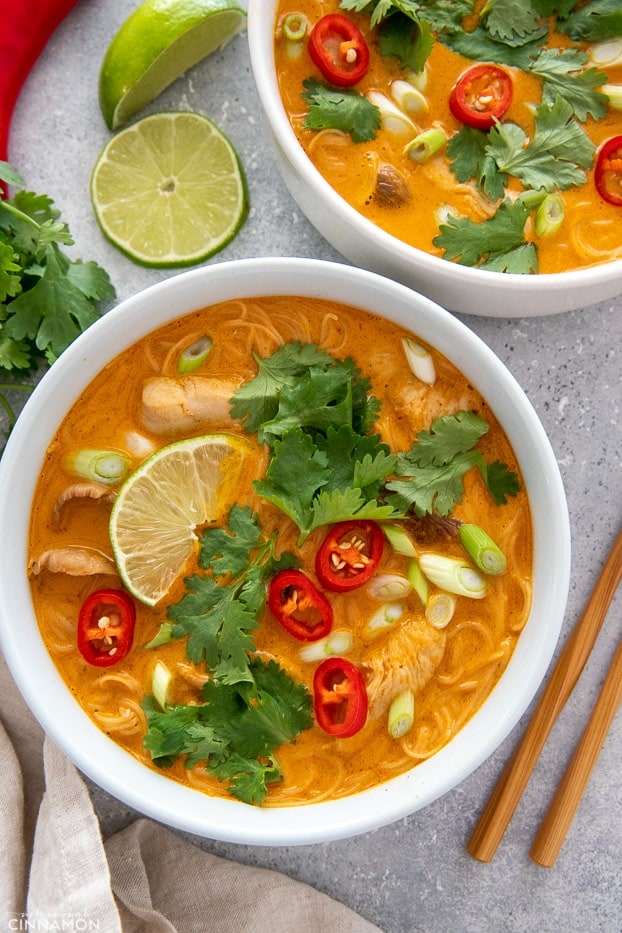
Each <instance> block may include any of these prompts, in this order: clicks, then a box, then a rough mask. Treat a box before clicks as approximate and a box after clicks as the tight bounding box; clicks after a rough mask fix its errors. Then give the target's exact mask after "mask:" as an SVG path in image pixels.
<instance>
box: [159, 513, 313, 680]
mask: <svg viewBox="0 0 622 933" xmlns="http://www.w3.org/2000/svg"><path fill="white" fill-rule="evenodd" d="M199 544H200V550H199V566H200V567H201V569H203V570H205V571H206V573H205V574H195V575H194V576H191V577H188V578H187V579H186V593H185V594H184V596H182V598H181V600H180V601H179V602H178V603H174V604H173V605H171V606H169V608H168V618H169V619H170V621H171V622H172V623H173V629H172V636H173V638H182V637H187V639H188V641H187V644H186V654H187V655H188V658H189V659H190V660H191V661H192V662H193V663H194V664H201V663H203V662H204V663H205V665H206V667H207V669H208V671H210V673H211V674H212V675H213V676H214V678H215V679H216V680H217V681H218V682H219V683H225V684H237V683H242V682H244V681H250V680H252V676H251V674H250V657H251V654H252V652H253V651H254V650H255V643H254V641H253V638H252V636H251V634H250V633H251V632H252V631H254V630H255V629H256V628H257V627H258V625H259V617H260V615H261V612H262V611H263V608H264V605H265V599H266V582H267V581H268V580H269V579H270V578H271V577H273V576H274V575H275V574H276V573H277V572H278V571H279V570H284V569H286V568H289V567H293V566H295V565H296V559H295V557H294V555H293V554H291V553H289V552H285V553H284V554H282V555H281V556H280V557H276V553H275V551H276V532H275V533H274V534H273V535H271V536H270V537H268V538H266V537H265V536H264V534H263V531H262V529H261V526H260V525H259V520H258V517H257V515H256V514H255V512H253V511H252V509H250V508H249V507H248V506H245V507H241V506H238V505H234V506H233V507H232V509H231V511H230V513H229V518H228V522H227V527H226V528H206V529H205V530H204V531H203V532H202V534H201V536H200V538H199Z"/></svg>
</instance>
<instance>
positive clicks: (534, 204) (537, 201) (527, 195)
mask: <svg viewBox="0 0 622 933" xmlns="http://www.w3.org/2000/svg"><path fill="white" fill-rule="evenodd" d="M546 195H547V193H546V191H545V190H544V188H528V189H527V191H523V192H522V193H521V194H519V196H518V197H517V199H516V200H517V201H520V203H521V204H524V205H525V207H528V208H529V209H530V210H535V209H536V208H538V207H540V205H541V204H542V202H543V201H544V199H545V198H546Z"/></svg>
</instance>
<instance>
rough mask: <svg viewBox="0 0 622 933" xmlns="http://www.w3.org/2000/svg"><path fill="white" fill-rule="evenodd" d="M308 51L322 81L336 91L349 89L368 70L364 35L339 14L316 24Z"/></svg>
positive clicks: (334, 14)
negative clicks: (335, 87)
mask: <svg viewBox="0 0 622 933" xmlns="http://www.w3.org/2000/svg"><path fill="white" fill-rule="evenodd" d="M308 48H309V55H310V56H311V60H312V61H313V63H314V64H315V65H316V66H317V67H318V68H319V69H320V71H321V72H322V75H323V77H324V78H326V80H327V81H328V82H330V84H335V85H337V87H351V86H352V85H353V84H356V83H357V82H358V81H360V80H361V78H362V77H363V76H364V75H365V74H366V72H367V69H368V68H369V47H368V45H367V42H366V41H365V37H364V35H363V33H362V32H361V30H360V29H359V28H358V26H356V24H355V23H353V22H352V20H351V19H348V17H347V16H342V15H341V13H329V14H328V15H327V16H323V17H322V18H321V19H319V20H318V21H317V23H316V24H315V26H314V27H313V29H312V30H311V34H310V35H309V45H308Z"/></svg>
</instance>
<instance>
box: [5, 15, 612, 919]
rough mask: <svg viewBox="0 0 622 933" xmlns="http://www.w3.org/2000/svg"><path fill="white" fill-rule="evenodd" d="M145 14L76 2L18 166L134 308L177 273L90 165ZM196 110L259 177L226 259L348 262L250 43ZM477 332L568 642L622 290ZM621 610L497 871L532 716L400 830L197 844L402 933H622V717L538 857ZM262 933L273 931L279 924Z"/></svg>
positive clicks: (184, 99)
mask: <svg viewBox="0 0 622 933" xmlns="http://www.w3.org/2000/svg"><path fill="white" fill-rule="evenodd" d="M136 5H137V3H136V2H135V0H82V2H81V3H80V4H78V6H77V7H76V9H75V10H74V11H73V12H72V13H71V14H70V16H69V18H68V19H67V20H65V22H64V23H63V24H62V25H61V26H60V28H59V29H58V30H57V32H56V33H55V35H54V37H53V38H52V40H51V42H50V43H49V45H48V46H47V48H46V49H45V51H44V53H43V55H42V57H41V58H40V59H39V62H38V63H37V65H36V67H35V69H34V70H33V72H32V74H31V76H30V78H29V80H28V82H27V85H26V87H25V88H24V91H23V93H22V95H21V97H20V99H19V102H18V106H17V109H16V113H15V119H14V122H13V132H12V137H11V143H10V158H11V161H12V163H13V164H14V165H15V167H16V168H17V169H18V170H19V171H20V172H21V173H22V174H23V175H24V176H25V178H26V180H27V184H28V186H29V187H30V188H31V189H34V190H36V191H41V192H47V193H49V194H50V195H51V196H52V197H53V198H54V200H55V201H56V203H57V206H58V207H59V208H60V209H61V210H62V213H63V217H64V218H65V219H66V220H67V221H68V222H69V225H70V228H71V230H72V233H73V235H74V237H75V240H76V243H77V245H76V247H75V250H74V252H75V254H76V255H79V256H81V257H82V258H84V259H96V260H97V261H98V262H100V263H101V264H102V265H103V266H104V267H105V268H106V269H107V270H108V271H109V273H110V275H111V277H112V279H113V281H114V283H115V286H116V288H117V292H118V298H119V299H122V298H125V297H127V296H129V295H130V294H132V293H134V292H136V291H137V290H139V289H141V288H143V287H144V286H147V285H150V284H152V283H154V282H156V281H159V280H160V279H161V278H163V277H164V276H165V275H166V274H167V273H165V272H157V271H153V270H148V269H142V268H140V267H138V266H135V265H133V264H132V263H131V262H130V261H129V260H127V259H125V258H124V257H123V256H122V255H121V254H120V253H118V252H117V251H116V250H114V249H113V248H112V247H111V246H110V245H109V244H107V243H106V242H105V240H104V239H103V237H102V236H101V234H100V232H99V229H98V227H97V224H96V222H95V219H94V216H93V214H92V211H91V206H90V199H89V176H90V172H91V168H92V166H93V164H94V162H95V159H96V157H97V155H98V153H99V151H100V149H101V147H102V146H103V145H104V143H105V142H106V141H107V139H108V138H109V133H108V130H107V129H106V127H105V125H104V122H103V120H102V118H101V116H100V111H99V106H98V101H97V78H98V72H99V66H100V63H101V60H102V57H103V54H104V51H105V49H106V47H107V44H108V42H109V41H110V39H111V37H112V35H113V34H114V31H115V30H116V28H117V27H118V25H119V24H120V23H121V22H122V21H123V20H124V19H125V17H126V16H127V15H128V14H129V13H130V12H131V10H132V9H133V8H134V7H135V6H136ZM182 108H189V109H196V110H200V111H203V112H204V113H206V114H207V115H208V116H210V117H212V118H213V119H214V120H215V121H216V122H217V123H218V124H219V125H220V126H221V127H222V128H223V129H224V130H225V132H227V133H228V135H229V136H230V138H231V139H232V141H233V142H234V144H235V146H236V147H237V149H238V151H239V154H240V157H241V159H242V162H243V163H244V166H245V169H246V172H247V176H248V182H249V189H250V197H251V202H252V209H251V213H250V217H249V219H248V222H247V223H246V225H245V227H244V229H243V230H242V231H241V233H240V235H239V236H238V237H237V239H236V240H235V241H234V242H233V243H232V244H231V245H230V246H229V247H228V248H227V249H226V250H225V251H224V252H223V253H222V254H221V255H220V256H219V257H217V258H216V259H215V260H214V261H219V260H220V259H237V258H243V257H249V256H257V255H274V256H286V255H295V256H315V257H320V258H325V259H333V260H339V259H340V257H339V256H338V255H337V254H336V253H335V252H334V250H333V249H332V248H331V247H330V246H329V245H328V244H327V243H326V242H325V241H323V240H322V239H321V238H320V237H319V235H318V234H317V233H316V232H315V231H314V229H313V228H312V227H311V226H310V225H309V223H308V222H307V221H306V219H305V218H304V217H303V216H302V215H301V214H300V212H299V210H298V209H297V207H296V205H295V204H294V202H293V201H292V200H291V198H290V196H289V195H288V193H287V191H286V189H285V188H284V186H283V184H282V183H281V182H280V180H279V178H278V177H277V174H276V169H275V165H274V163H273V160H272V157H271V152H270V148H269V146H268V145H267V141H266V138H265V136H264V133H263V131H262V126H261V117H260V113H259V103H258V100H257V97H256V94H255V90H254V86H253V82H252V76H251V71H250V63H249V57H248V50H247V44H246V37H245V36H244V35H242V36H239V37H238V38H237V39H236V40H234V41H233V43H231V44H230V45H229V46H228V47H227V48H226V49H225V50H224V51H222V52H220V53H217V54H215V55H214V56H213V57H212V58H211V59H209V60H207V61H206V62H204V63H202V64H201V65H200V66H198V67H197V68H196V69H195V70H194V71H193V72H192V73H191V74H189V75H187V76H185V77H184V78H182V79H180V81H178V82H177V83H176V84H175V85H174V86H173V87H172V88H171V89H169V90H168V91H167V92H165V94H164V95H163V96H162V97H161V98H160V99H159V100H158V101H157V103H156V104H154V105H152V106H151V108H150V109H151V110H156V109H157V110H164V109H182ZM620 291H621V292H622V282H621V287H620ZM464 320H465V321H466V323H467V324H468V325H469V326H470V327H471V328H472V329H473V330H474V331H475V332H476V333H477V334H479V335H480V336H481V337H482V338H483V339H484V340H485V341H486V342H487V343H488V344H489V345H490V346H491V347H492V349H493V350H494V351H495V352H496V353H497V354H498V356H499V357H500V358H501V359H502V360H503V361H504V362H505V363H506V364H507V366H508V367H509V369H510V370H511V371H512V372H513V373H514V375H515V376H516V377H517V379H518V380H519V382H520V383H521V384H522V386H523V387H524V389H525V390H526V392H527V394H528V396H529V397H530V399H531V401H532V403H533V405H534V406H535V408H536V410H537V412H538V414H539V416H540V418H541V420H542V422H543V424H544V426H545V429H546V430H547V432H548V435H549V437H550V439H551V442H552V445H553V449H554V451H555V454H556V456H557V459H558V462H559V465H560V469H561V472H562V476H563V480H564V484H565V488H566V492H567V496H568V503H569V509H570V518H571V523H572V534H573V559H572V580H571V587H570V594H569V601H568V610H567V615H566V620H565V625H564V630H563V632H562V639H561V641H560V645H561V644H562V643H563V641H564V640H565V637H566V636H567V634H568V632H569V630H570V628H571V626H572V624H573V623H574V621H575V620H576V619H577V617H578V615H579V613H580V611H581V609H582V607H583V605H584V604H585V601H586V599H587V597H588V594H589V592H590V589H591V586H592V584H593V582H594V580H595V578H596V575H597V573H598V571H599V568H600V566H601V564H602V561H603V559H604V556H605V554H606V552H607V550H608V548H609V547H610V546H611V544H612V542H613V539H614V537H615V534H616V532H617V530H618V528H619V527H620V520H621V513H622V502H621V500H622V496H621V492H622V469H621V467H622V449H621V448H622V443H621V441H622V431H621V425H620V417H621V415H620V403H621V401H622V396H621V391H620V356H621V353H620V351H621V349H622V294H621V295H620V297H619V298H617V299H616V300H613V301H606V302H603V303H601V304H598V305H595V306H593V307H588V308H585V309H583V310H580V311H576V312H571V313H567V314H563V315H558V316H554V317H543V318H531V319H515V320H506V319H502V318H498V319H488V318H475V317H468V318H464ZM621 609H622V599H621V597H620V595H618V596H617V597H616V598H615V599H614V603H613V605H612V608H611V613H610V618H609V620H608V622H607V624H606V625H605V628H604V630H603V632H602V633H601V636H600V638H599V640H598V642H597V645H596V649H595V651H594V653H593V656H592V657H591V658H590V660H589V662H588V665H587V667H586V669H585V671H584V674H583V676H582V678H581V680H580V682H579V684H578V687H577V689H576V691H575V693H574V694H573V696H572V697H571V699H570V701H569V703H568V705H567V707H566V709H565V711H564V713H563V715H562V717H561V719H560V720H559V722H558V723H557V725H556V727H555V728H554V730H553V732H552V734H551V736H550V738H549V741H548V743H547V746H546V748H545V752H544V755H543V756H542V758H541V760H540V762H539V763H538V765H537V767H536V770H535V773H534V775H533V777H532V779H531V781H530V783H529V786H528V789H527V792H526V793H525V795H524V797H523V800H522V801H521V803H520V805H519V807H518V809H517V812H516V814H515V816H514V819H513V821H512V823H511V825H510V827H509V830H508V832H507V833H506V836H505V838H504V840H503V842H502V844H501V846H500V847H499V850H498V852H497V854H496V857H495V859H494V860H493V862H492V863H490V864H482V863H479V862H476V861H474V860H473V859H471V858H470V856H469V855H468V854H467V853H466V851H465V844H466V842H467V840H468V838H469V836H470V833H471V831H472V829H473V826H474V824H475V822H476V819H477V817H478V814H479V813H480V812H481V810H482V808H483V806H484V804H485V802H486V800H487V797H488V794H489V792H490V791H491V789H492V787H493V785H494V783H495V780H496V778H497V776H498V775H499V773H500V772H501V770H502V768H503V765H504V763H505V762H506V760H507V758H508V757H509V755H510V754H511V752H512V749H513V748H514V747H515V745H516V743H517V741H518V739H519V737H520V735H521V733H522V730H523V728H524V725H525V724H526V722H527V719H528V715H529V711H528V712H527V714H526V715H525V717H524V720H523V721H522V722H521V723H519V725H518V726H517V727H516V729H515V730H514V732H513V733H512V734H511V735H510V736H509V737H508V738H507V740H506V741H505V742H504V743H503V744H502V746H501V747H500V748H498V750H497V751H496V752H495V754H494V755H493V756H492V757H491V758H490V759H489V760H488V761H487V762H486V763H485V764H484V765H482V766H481V767H480V768H479V769H478V770H477V771H476V772H475V773H474V774H472V775H471V777H470V778H468V779H467V780H466V781H465V782H464V783H463V784H462V785H461V786H460V787H458V788H457V789H455V790H453V791H452V792H450V793H448V794H446V795H445V796H444V797H442V798H440V799H439V800H437V801H436V802H435V803H434V804H432V805H431V806H429V807H427V808H426V809H425V810H423V811H420V812H418V813H415V814H414V815H412V816H411V817H409V818H407V819H404V820H401V821H400V822H398V823H396V824H394V825H391V826H387V827H386V828H384V829H381V830H378V831H376V832H373V833H370V834H368V835H365V836H362V837H358V838H355V839H350V840H343V841H340V842H333V843H330V844H327V845H315V846H303V847H287V848H270V847H257V848H254V847H244V846H239V845H229V844H223V843H219V842H213V841H210V840H203V839H196V838H194V837H193V841H195V842H196V843H197V844H198V845H199V846H201V847H203V848H205V849H207V850H209V851H211V852H214V853H215V854H218V855H221V856H224V857H227V858H230V859H233V860H237V861H240V862H244V863H248V864H253V865H261V866H265V867H269V868H273V869H276V870H279V871H282V872H285V873H287V874H289V875H290V876H292V877H294V878H297V879H300V880H302V881H305V882H307V883H309V884H311V885H313V886H314V887H316V888H318V889H319V890H321V891H324V892H326V893H327V894H329V895H331V896H333V897H335V898H337V899H338V900H340V901H342V902H343V903H345V904H348V905H349V906H350V907H352V908H353V909H354V910H356V911H358V912H359V913H360V914H361V915H363V916H364V917H366V918H367V919H368V920H370V921H372V922H374V923H376V924H377V925H378V926H379V927H381V928H382V929H383V930H385V931H387V933H410V931H413V933H414V931H417V933H526V931H537V933H558V931H561V930H564V931H566V933H619V931H620V930H622V871H621V869H622V818H621V817H620V813H621V811H622V782H621V777H620V775H621V771H622V722H621V721H620V718H618V720H617V722H616V723H615V724H614V727H613V729H612V731H611V733H610V735H609V737H608V738H607V741H606V743H605V746H604V749H603V751H602V754H601V756H600V758H599V761H598V763H597V766H596V768H595V771H594V773H593V775H592V780H591V782H590V785H589V787H588V790H587V793H586V795H585V797H584V799H583V801H582V804H581V807H580V810H579V812H578V814H577V816H576V819H575V821H574V823H573V825H572V828H571V831H570V834H569V837H568V839H567V841H566V844H565V846H564V848H563V850H562V852H561V855H560V857H559V859H558V862H557V864H556V866H555V867H554V868H553V869H543V868H540V867H538V866H536V865H535V864H534V863H533V862H531V861H530V859H529V855H528V852H529V847H530V844H531V840H532V838H533V835H534V833H535V831H536V828H537V826H538V824H539V821H540V819H541V817H542V816H543V814H544V812H545V810H546V807H547V805H548V801H549V799H550V796H551V794H552V792H553V790H554V788H555V786H556V784H557V782H558V780H559V778H560V776H561V774H562V772H563V769H564V766H565V763H566V761H567V760H568V758H569V756H570V754H571V752H572V749H573V748H574V745H575V743H576V741H577V740H578V738H579V736H580V733H581V730H582V728H583V726H584V724H585V722H586V721H587V718H588V714H589V710H590V708H591V706H592V704H593V702H594V700H595V698H596V696H597V693H598V691H599V688H600V684H601V683H602V679H603V677H604V673H605V670H606V667H607V665H608V663H609V659H610V658H611V656H612V654H613V651H614V649H615V646H616V643H617V640H618V638H619V634H617V633H619V631H620V614H621ZM558 650H559V648H558ZM92 795H93V800H94V803H95V807H96V809H97V812H98V814H99V816H100V819H101V825H102V831H103V833H104V835H108V834H110V833H112V832H114V831H116V830H118V829H120V828H122V827H124V826H125V825H127V824H128V823H130V822H131V821H132V820H133V819H134V818H135V816H136V814H135V813H133V812H131V811H128V809H127V808H126V807H124V806H123V805H121V804H119V803H118V802H116V801H115V800H113V799H112V798H110V797H109V796H108V795H107V794H105V793H104V792H102V791H100V790H99V789H97V788H95V787H92ZM208 928H209V924H208V926H207V927H206V929H208ZM247 929H257V930H262V929H269V918H261V919H259V920H258V921H257V925H256V926H249V927H248V928H247ZM232 933H235V931H232Z"/></svg>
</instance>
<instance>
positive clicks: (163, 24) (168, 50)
mask: <svg viewBox="0 0 622 933" xmlns="http://www.w3.org/2000/svg"><path fill="white" fill-rule="evenodd" d="M245 25H246V11H245V10H243V9H242V8H241V7H240V6H238V4H237V3H235V2H234V0H146V2H145V3H143V4H141V6H139V7H138V9H136V10H135V11H134V12H133V13H132V14H131V15H130V16H129V17H128V18H127V19H126V20H125V22H124V23H123V24H122V26H121V27H120V28H119V30H118V32H117V33H116V35H115V36H114V38H113V40H112V42H111V43H110V45H109V46H108V49H107V51H106V55H105V56H104V60H103V62H102V67H101V71H100V76H99V102H100V106H101V110H102V113H103V115H104V119H105V121H106V123H107V125H108V126H109V127H110V129H111V130H115V129H117V128H118V127H120V126H122V125H123V124H124V123H126V122H127V120H128V119H129V118H130V117H131V116H132V115H133V114H135V113H137V112H138V111H139V110H141V109H142V108H143V107H145V106H146V105H147V104H148V103H150V102H151V101H152V100H155V98H156V97H157V96H158V95H159V94H160V93H161V92H162V91H163V90H164V88H166V87H168V85H169V84H172V82H173V81H175V80H176V79H177V78H179V77H180V75H182V74H183V73H184V72H185V71H188V69H190V68H192V67H193V66H194V65H196V64H197V63H198V62H200V61H201V60H202V59H203V58H206V57H207V56H208V55H211V53H212V52H214V51H215V50H216V49H218V48H222V46H223V45H226V43H227V42H228V41H229V40H230V39H232V38H233V37H234V36H235V35H237V34H238V33H239V32H240V31H241V30H242V29H244V27H245Z"/></svg>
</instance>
